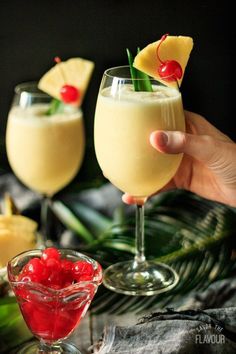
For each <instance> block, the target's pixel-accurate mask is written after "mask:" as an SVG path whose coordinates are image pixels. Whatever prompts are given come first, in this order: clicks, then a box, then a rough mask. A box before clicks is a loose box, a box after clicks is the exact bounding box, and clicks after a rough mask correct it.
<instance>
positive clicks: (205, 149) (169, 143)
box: [150, 131, 226, 165]
mask: <svg viewBox="0 0 236 354" xmlns="http://www.w3.org/2000/svg"><path fill="white" fill-rule="evenodd" d="M150 143H151V145H152V146H153V147H154V148H155V149H157V150H158V151H160V152H164V153H169V154H178V153H185V154H187V155H189V156H191V157H193V158H195V159H196V160H198V161H201V162H203V163H205V164H207V165H212V164H214V163H215V162H217V161H218V160H219V157H222V154H225V153H226V149H222V144H225V143H223V142H221V141H219V140H216V139H214V138H212V137H211V136H208V135H194V134H187V133H183V132H180V131H155V132H153V133H152V134H151V135H150Z"/></svg>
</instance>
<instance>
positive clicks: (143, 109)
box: [95, 67, 185, 295]
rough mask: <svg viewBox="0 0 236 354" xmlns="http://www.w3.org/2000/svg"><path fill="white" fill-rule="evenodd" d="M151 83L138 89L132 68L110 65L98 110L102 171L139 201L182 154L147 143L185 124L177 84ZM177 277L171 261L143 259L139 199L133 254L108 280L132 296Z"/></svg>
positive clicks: (156, 288)
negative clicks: (159, 133) (160, 132)
mask: <svg viewBox="0 0 236 354" xmlns="http://www.w3.org/2000/svg"><path fill="white" fill-rule="evenodd" d="M137 80H142V79H137ZM151 83H152V87H153V92H144V91H140V92H137V91H134V90H133V82H132V79H131V77H130V71H129V67H117V68H112V69H108V70H106V71H105V73H104V75H103V79H102V83H101V86H100V91H99V94H98V101H97V107H96V113H95V150H96V155H97V159H98V163H99V165H100V167H101V169H102V171H103V174H104V176H105V177H107V178H108V179H109V180H110V181H111V183H113V184H114V185H115V186H116V187H118V188H119V189H120V190H122V191H124V192H126V193H128V194H130V195H132V196H135V198H136V200H139V201H140V200H141V201H143V200H145V199H146V197H148V196H150V195H151V194H153V193H154V192H155V191H156V190H158V189H161V188H162V187H163V186H164V185H165V184H166V183H167V182H168V181H169V180H170V179H171V178H172V177H173V176H174V174H175V173H176V170H177V169H178V166H179V164H180V162H181V159H182V154H177V155H164V154H161V153H157V152H156V151H155V149H153V147H152V146H151V145H150V144H149V135H150V134H151V132H152V131H154V130H157V129H166V130H181V131H184V129H185V120H184V113H183V107H182V100H181V94H180V92H179V91H178V88H177V87H176V88H167V87H165V86H164V85H161V84H160V83H159V82H157V81H155V80H152V82H151ZM177 281H178V276H177V274H176V273H175V272H174V271H173V270H172V269H171V268H170V267H169V266H167V265H164V264H160V263H155V262H152V261H147V260H146V258H145V252H144V206H143V205H142V203H140V202H138V203H137V211H136V255H135V258H134V260H131V261H128V262H122V263H118V264H115V265H112V266H111V267H109V268H108V269H107V270H106V271H105V273H104V284H105V285H106V286H107V287H108V288H110V289H112V290H115V291H117V292H120V293H125V294H128V295H153V294H157V293H161V292H164V291H167V290H169V289H171V288H172V287H173V286H175V285H176V283H177Z"/></svg>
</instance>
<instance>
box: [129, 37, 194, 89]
mask: <svg viewBox="0 0 236 354" xmlns="http://www.w3.org/2000/svg"><path fill="white" fill-rule="evenodd" d="M160 41H161V40H158V41H156V42H153V43H151V44H148V45H147V46H146V47H145V48H144V49H142V50H141V51H140V52H139V53H138V54H137V55H136V57H135V59H134V63H133V66H134V67H135V68H136V69H138V70H140V71H143V72H144V73H146V74H148V75H149V76H151V77H153V78H155V79H156V80H158V81H160V82H163V83H164V84H165V85H167V86H170V87H172V86H175V85H176V83H175V82H173V81H172V82H171V81H166V80H164V79H163V78H161V77H160V75H159V72H158V68H159V66H160V65H161V62H160V60H159V58H158V55H157V48H158V45H159V43H160ZM192 48H193V39H192V38H191V37H187V36H167V37H166V39H165V40H164V41H163V42H162V43H161V45H160V47H159V57H160V58H161V60H162V61H163V62H164V61H167V60H175V61H177V62H178V63H179V64H180V66H181V68H182V71H183V75H182V77H181V79H179V80H178V84H179V86H180V85H181V83H182V80H183V76H184V71H185V68H186V65H187V63H188V60H189V56H190V53H191V51H192Z"/></svg>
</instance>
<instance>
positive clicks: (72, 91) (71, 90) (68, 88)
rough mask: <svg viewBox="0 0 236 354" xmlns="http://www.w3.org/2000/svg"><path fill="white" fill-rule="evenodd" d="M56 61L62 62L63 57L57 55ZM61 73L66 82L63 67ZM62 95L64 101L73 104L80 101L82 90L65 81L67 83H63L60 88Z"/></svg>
mask: <svg viewBox="0 0 236 354" xmlns="http://www.w3.org/2000/svg"><path fill="white" fill-rule="evenodd" d="M54 61H55V62H56V63H57V64H58V63H60V62H61V59H60V58H59V57H55V58H54ZM61 73H62V76H63V79H64V81H65V82H66V79H65V76H64V73H63V70H62V68H61ZM60 96H61V99H62V101H63V102H64V103H69V104H73V103H77V102H78V101H79V99H80V91H79V89H78V88H77V87H75V86H73V85H70V84H66V83H65V85H63V86H62V87H61V89H60Z"/></svg>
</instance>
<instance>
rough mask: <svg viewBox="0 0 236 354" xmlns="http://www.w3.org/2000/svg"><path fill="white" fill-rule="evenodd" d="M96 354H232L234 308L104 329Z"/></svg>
mask: <svg viewBox="0 0 236 354" xmlns="http://www.w3.org/2000/svg"><path fill="white" fill-rule="evenodd" d="M93 353H99V354H116V353H119V354H149V353H150V354H151V353H152V354H174V353H178V354H195V353H196V354H200V353H209V354H211V353H212V354H213V353H214V354H218V353H224V354H233V353H236V308H235V307H231V308H230V307H229V308H225V309H212V310H206V311H197V310H187V311H179V312H175V311H173V310H170V309H169V310H167V311H165V312H158V313H154V314H152V315H150V316H149V317H146V318H143V319H142V321H141V322H140V323H138V324H137V325H135V326H127V327H120V326H108V327H107V328H106V329H105V331H104V335H103V338H102V339H101V340H100V341H99V342H98V343H97V344H96V345H95V346H94V348H93Z"/></svg>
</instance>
